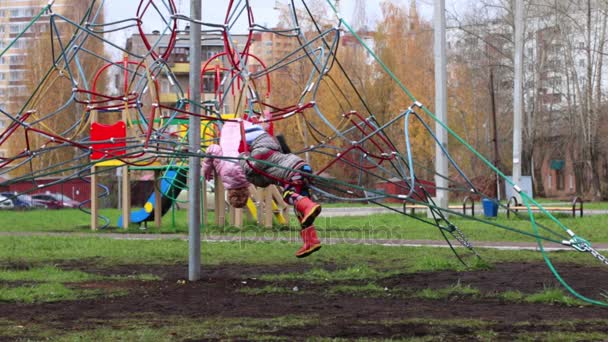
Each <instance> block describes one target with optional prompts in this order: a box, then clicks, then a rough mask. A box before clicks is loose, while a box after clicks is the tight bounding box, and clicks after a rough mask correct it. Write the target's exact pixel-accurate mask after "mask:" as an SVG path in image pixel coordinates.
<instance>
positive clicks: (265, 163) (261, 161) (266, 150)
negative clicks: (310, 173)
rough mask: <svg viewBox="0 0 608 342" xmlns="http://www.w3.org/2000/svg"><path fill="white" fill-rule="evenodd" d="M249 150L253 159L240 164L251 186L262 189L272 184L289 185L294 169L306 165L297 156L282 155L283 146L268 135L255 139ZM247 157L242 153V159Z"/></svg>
mask: <svg viewBox="0 0 608 342" xmlns="http://www.w3.org/2000/svg"><path fill="white" fill-rule="evenodd" d="M249 149H250V151H251V152H250V153H249V156H251V157H252V159H250V160H249V161H247V160H244V159H241V160H240V164H241V167H242V168H243V170H244V171H245V176H246V177H247V180H248V181H249V182H250V183H251V184H253V185H255V186H259V187H262V188H265V187H267V186H269V185H271V184H278V185H283V183H287V182H288V181H289V178H290V177H291V174H292V172H293V169H296V168H297V167H299V166H300V165H299V164H301V165H304V163H305V162H304V160H302V158H300V157H298V156H296V155H295V154H292V153H289V154H285V153H282V152H281V146H280V145H279V143H278V142H277V140H276V139H275V138H274V137H272V136H271V135H270V134H268V133H263V134H262V135H260V136H259V137H257V138H255V140H253V142H252V143H251V145H250V146H249ZM247 156H248V155H247V154H246V153H241V157H247ZM256 159H257V160H256ZM250 164H251V165H250ZM275 165H279V166H275ZM252 166H253V167H252ZM257 170H261V171H262V172H258V171H257ZM264 174H269V175H271V176H272V177H273V178H270V177H266V176H265V175H264ZM274 178H276V179H274ZM277 179H278V180H277Z"/></svg>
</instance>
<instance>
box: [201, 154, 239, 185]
mask: <svg viewBox="0 0 608 342" xmlns="http://www.w3.org/2000/svg"><path fill="white" fill-rule="evenodd" d="M206 153H207V155H208V157H207V158H205V159H204V160H203V175H204V176H205V179H213V170H215V171H216V172H217V173H218V174H219V175H220V178H221V179H222V183H224V187H225V188H226V189H227V190H229V189H238V188H243V187H246V186H249V182H248V181H247V178H246V177H245V172H243V169H242V168H241V166H240V165H239V162H238V161H236V160H235V161H230V160H227V159H221V158H213V156H217V157H221V156H223V151H222V148H221V147H220V145H216V144H213V145H211V146H209V147H207V151H206Z"/></svg>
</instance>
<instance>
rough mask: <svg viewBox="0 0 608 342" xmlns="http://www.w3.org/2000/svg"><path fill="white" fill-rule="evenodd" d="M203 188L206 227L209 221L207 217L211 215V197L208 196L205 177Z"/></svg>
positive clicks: (204, 222) (202, 205)
mask: <svg viewBox="0 0 608 342" xmlns="http://www.w3.org/2000/svg"><path fill="white" fill-rule="evenodd" d="M201 189H202V190H203V203H202V204H201V207H202V211H203V225H204V226H205V227H206V226H207V224H208V223H209V220H208V218H207V215H209V197H208V196H207V181H206V180H205V179H204V178H203V184H202V187H201Z"/></svg>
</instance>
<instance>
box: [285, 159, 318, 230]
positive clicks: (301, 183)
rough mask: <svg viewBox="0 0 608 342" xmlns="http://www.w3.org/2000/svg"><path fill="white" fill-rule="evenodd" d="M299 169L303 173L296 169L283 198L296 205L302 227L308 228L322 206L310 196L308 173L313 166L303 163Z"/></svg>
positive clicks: (286, 201)
mask: <svg viewBox="0 0 608 342" xmlns="http://www.w3.org/2000/svg"><path fill="white" fill-rule="evenodd" d="M298 170H301V171H302V172H303V173H300V172H297V171H296V172H294V173H293V175H292V176H291V177H290V179H289V183H288V184H287V185H286V186H285V190H284V191H283V200H284V201H285V203H287V204H290V205H293V206H294V207H295V209H296V214H297V215H298V219H299V220H300V223H301V224H302V228H306V227H308V226H311V225H312V224H313V222H314V220H315V218H316V217H317V216H318V215H319V214H320V213H321V206H320V205H318V204H317V203H315V202H313V201H312V200H311V199H310V197H309V196H310V191H309V187H308V184H309V180H308V177H307V175H306V174H307V173H311V172H312V168H311V167H310V165H308V164H303V165H302V166H300V167H299V168H298Z"/></svg>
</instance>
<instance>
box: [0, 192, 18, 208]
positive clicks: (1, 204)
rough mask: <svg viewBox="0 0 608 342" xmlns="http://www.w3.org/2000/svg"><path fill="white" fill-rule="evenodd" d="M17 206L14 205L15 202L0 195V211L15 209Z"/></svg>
mask: <svg viewBox="0 0 608 342" xmlns="http://www.w3.org/2000/svg"><path fill="white" fill-rule="evenodd" d="M14 208H15V205H14V204H13V201H12V200H11V199H10V198H8V197H6V196H3V195H0V209H14Z"/></svg>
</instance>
